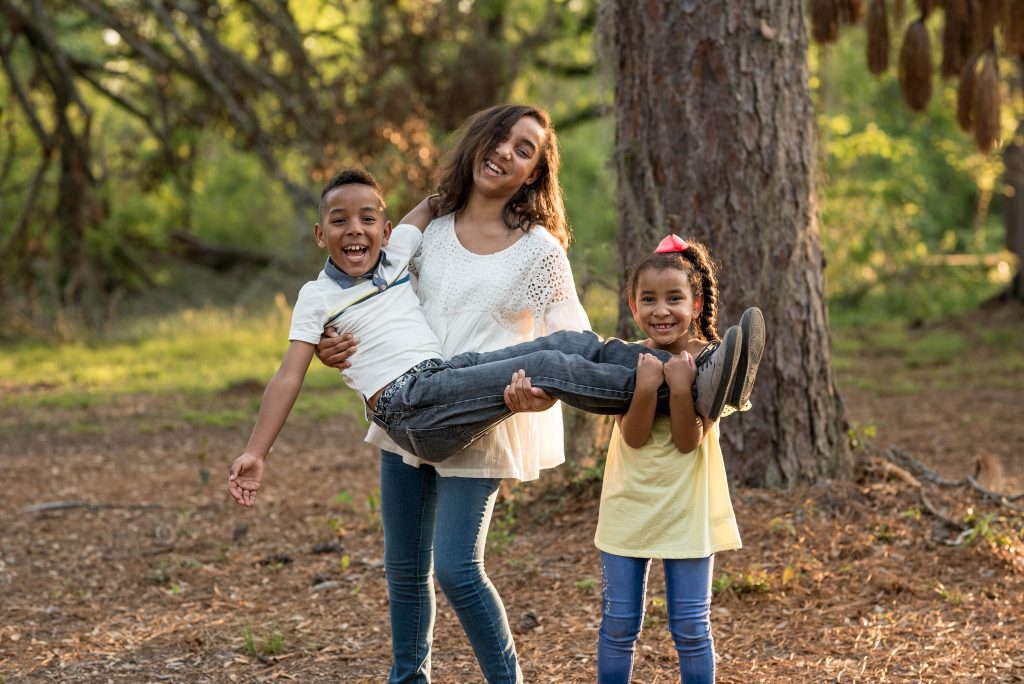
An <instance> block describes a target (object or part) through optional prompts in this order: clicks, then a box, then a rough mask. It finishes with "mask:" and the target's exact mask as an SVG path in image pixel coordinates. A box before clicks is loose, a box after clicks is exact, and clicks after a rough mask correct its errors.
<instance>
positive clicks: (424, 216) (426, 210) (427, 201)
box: [400, 195, 437, 230]
mask: <svg viewBox="0 0 1024 684" xmlns="http://www.w3.org/2000/svg"><path fill="white" fill-rule="evenodd" d="M436 197H437V195H430V196H428V197H424V198H423V200H422V201H421V202H420V203H419V204H417V205H416V206H415V207H413V208H412V209H410V210H409V213H408V214H406V215H405V216H403V217H402V220H401V221H400V223H409V224H412V225H414V226H416V227H417V228H419V229H420V230H426V229H427V224H429V223H430V222H431V221H433V220H434V210H433V209H432V207H431V205H432V204H433V200H434V199H435V198H436Z"/></svg>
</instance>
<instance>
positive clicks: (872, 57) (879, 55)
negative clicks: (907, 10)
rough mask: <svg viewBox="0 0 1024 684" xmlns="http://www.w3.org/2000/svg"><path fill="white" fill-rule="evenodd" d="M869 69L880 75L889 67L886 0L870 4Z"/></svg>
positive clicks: (868, 24)
mask: <svg viewBox="0 0 1024 684" xmlns="http://www.w3.org/2000/svg"><path fill="white" fill-rule="evenodd" d="M867 32H868V44H867V58H868V71H870V72H871V73H873V74H874V75H875V76H880V75H881V74H883V73H885V70H886V69H888V68H889V15H888V11H887V10H886V7H885V0H871V4H869V5H868V21H867Z"/></svg>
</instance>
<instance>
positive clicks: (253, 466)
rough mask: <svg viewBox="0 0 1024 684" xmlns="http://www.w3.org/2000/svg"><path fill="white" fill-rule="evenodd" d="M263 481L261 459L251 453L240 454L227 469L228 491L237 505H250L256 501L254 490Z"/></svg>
mask: <svg viewBox="0 0 1024 684" xmlns="http://www.w3.org/2000/svg"><path fill="white" fill-rule="evenodd" d="M261 482H263V459H262V458H260V457H259V456H255V455H253V454H242V455H241V456H239V457H238V458H236V459H235V462H234V463H232V464H231V470H229V471H228V493H229V494H231V498H232V499H234V500H235V501H236V502H238V505H239V506H248V507H250V508H251V507H252V506H253V504H255V503H256V490H258V489H259V488H260V483H261Z"/></svg>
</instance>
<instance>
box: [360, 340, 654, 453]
mask: <svg viewBox="0 0 1024 684" xmlns="http://www.w3.org/2000/svg"><path fill="white" fill-rule="evenodd" d="M641 354H654V355H656V356H657V357H658V358H659V359H661V360H662V361H668V360H669V359H671V358H672V356H673V355H672V353H671V352H667V351H664V350H661V349H649V348H647V347H645V346H643V345H640V344H631V343H628V342H623V341H622V340H617V339H614V338H612V339H607V340H605V339H602V338H601V337H599V336H598V335H596V334H594V333H592V332H589V331H585V332H576V331H568V330H563V331H559V332H556V333H552V334H551V335H545V336H544V337H538V338H537V339H535V340H531V341H529V342H523V343H521V344H517V345H514V346H511V347H506V348H504V349H498V350H495V351H490V352H482V353H477V352H467V353H464V354H459V355H457V356H453V357H452V358H451V359H449V360H448V361H446V362H442V361H440V360H438V362H437V364H436V366H435V367H432V368H427V369H424V370H419V371H417V372H410V373H406V374H405V375H403V376H402V377H400V378H399V379H398V380H396V381H395V382H394V383H392V385H396V383H399V385H397V386H398V387H399V388H398V389H395V388H394V387H391V386H390V385H389V387H388V388H385V390H384V396H387V399H386V401H385V400H384V399H383V398H382V399H381V400H380V402H379V403H378V405H377V408H376V409H375V411H374V413H373V421H374V422H375V423H377V424H378V425H379V426H381V427H382V428H384V429H385V430H386V431H387V433H388V435H389V436H390V437H391V438H392V439H393V440H395V443H396V444H398V445H399V446H400V447H402V448H403V449H406V450H407V451H409V452H410V453H413V454H416V456H418V457H419V458H421V459H424V460H426V461H431V462H434V463H437V462H440V461H443V460H444V459H446V458H448V457H449V456H452V455H453V454H455V453H457V452H459V451H461V450H462V449H465V448H466V447H467V446H469V445H470V444H472V443H473V442H475V441H476V440H477V439H479V438H480V437H482V436H483V435H484V434H486V433H487V432H488V431H489V430H491V429H492V428H493V427H494V426H495V425H497V424H498V423H500V422H501V421H503V420H505V419H506V418H508V417H509V416H511V415H512V412H511V411H510V410H509V409H508V407H507V406H506V405H505V396H504V393H505V387H506V386H507V385H508V382H509V378H511V377H512V374H513V373H515V372H516V371H518V370H520V369H523V370H525V371H526V374H527V375H528V376H529V377H530V379H531V383H532V384H533V386H534V387H539V388H541V389H543V390H545V391H547V392H548V394H550V395H551V396H553V397H555V398H556V399H560V400H562V401H564V402H566V403H567V404H570V405H572V406H574V407H576V408H578V409H580V410H582V411H586V412H588V413H599V414H622V413H625V412H626V411H627V410H628V409H629V403H630V401H632V399H633V390H634V389H635V387H636V362H637V359H638V358H639V357H640V355H641ZM668 402H669V389H668V385H667V384H664V383H663V384H662V386H661V388H660V389H659V390H658V412H659V413H662V414H668V413H669V403H668Z"/></svg>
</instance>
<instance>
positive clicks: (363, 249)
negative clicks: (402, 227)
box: [313, 183, 391, 277]
mask: <svg viewBox="0 0 1024 684" xmlns="http://www.w3.org/2000/svg"><path fill="white" fill-rule="evenodd" d="M322 206H323V210H322V211H321V213H320V223H317V224H316V225H315V226H313V235H314V236H315V237H316V244H317V245H318V246H319V247H320V248H321V249H326V250H327V251H328V253H329V254H330V255H331V260H332V261H333V262H334V265H335V266H337V267H338V268H340V269H341V270H342V271H344V272H345V273H346V274H348V275H350V276H353V277H359V276H362V275H366V273H367V272H369V271H370V270H371V269H372V268H373V267H374V266H376V265H377V258H378V257H379V256H380V250H381V247H384V246H385V245H387V244H388V240H389V239H390V238H391V222H390V221H388V220H387V217H386V216H385V215H384V202H383V200H381V198H380V195H378V194H377V192H376V191H375V190H374V189H373V188H371V187H370V186H369V185H362V184H360V183H350V184H348V185H341V186H339V187H337V188H335V189H334V190H331V191H330V192H329V193H328V194H327V195H326V196H325V197H324V200H323V205H322Z"/></svg>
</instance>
